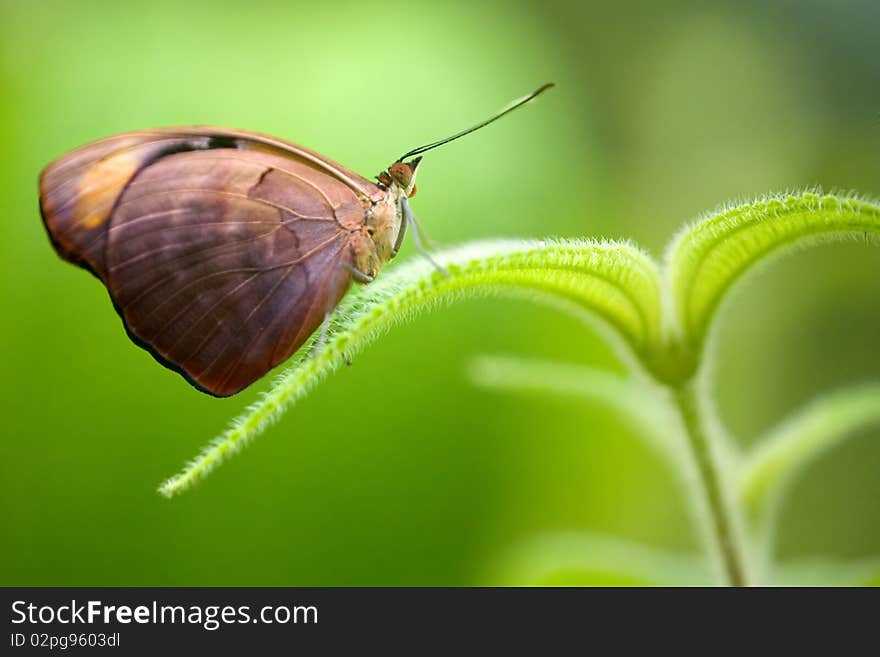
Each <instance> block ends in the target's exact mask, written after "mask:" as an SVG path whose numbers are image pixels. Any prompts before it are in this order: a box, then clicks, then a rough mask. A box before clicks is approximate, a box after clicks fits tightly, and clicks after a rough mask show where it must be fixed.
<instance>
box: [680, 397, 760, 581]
mask: <svg viewBox="0 0 880 657" xmlns="http://www.w3.org/2000/svg"><path fill="white" fill-rule="evenodd" d="M672 392H673V395H674V399H675V404H676V406H677V408H678V411H679V413H680V414H681V420H682V424H683V428H684V432H685V436H686V438H687V445H688V448H689V450H690V453H691V456H692V457H693V460H694V463H695V465H696V467H697V474H698V477H699V488H700V492H701V493H702V495H703V500H702V501H703V502H704V503H705V511H706V512H707V513H708V516H709V518H708V520H709V522H710V525H711V532H710V537H709V539H710V546H714V548H715V549H716V551H717V555H716V556H717V560H718V561H719V562H720V565H721V566H722V568H723V571H724V575H725V578H726V582H727V584H729V585H730V586H747V585H748V584H749V578H748V572H747V566H746V558H745V557H746V550H745V545H744V544H743V541H742V538H741V537H742V533H741V532H740V531H739V529H738V525H739V523H737V520H736V515H735V513H736V511H735V508H734V507H733V505H732V504H731V501H730V495H729V490H728V487H727V486H726V482H725V481H724V467H723V463H722V457H721V454H720V453H719V452H720V449H719V448H720V445H719V444H718V441H717V440H715V438H716V437H715V436H713V435H712V432H711V424H710V422H709V421H708V417H707V413H706V406H705V404H704V403H703V399H702V397H701V393H700V386H699V383H698V382H697V381H695V380H691V381H689V382H687V383H684V384H682V385H680V386H677V387H674V388H672Z"/></svg>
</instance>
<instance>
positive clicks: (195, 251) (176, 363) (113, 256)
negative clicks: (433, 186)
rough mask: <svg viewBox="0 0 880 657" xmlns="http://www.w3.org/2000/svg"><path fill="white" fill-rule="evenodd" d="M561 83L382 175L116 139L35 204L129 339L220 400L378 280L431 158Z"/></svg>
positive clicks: (309, 158) (135, 136) (249, 141)
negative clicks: (98, 285)
mask: <svg viewBox="0 0 880 657" xmlns="http://www.w3.org/2000/svg"><path fill="white" fill-rule="evenodd" d="M551 86H553V85H552V84H547V85H544V86H542V87H541V88H539V89H538V90H537V91H535V92H533V93H531V94H529V95H527V96H524V97H523V98H520V99H518V100H516V101H514V102H513V103H511V104H510V105H509V106H507V107H506V108H504V109H503V110H501V111H499V112H498V113H496V114H495V115H493V116H492V117H491V118H489V119H487V120H485V121H483V122H481V123H479V124H477V125H475V126H473V127H472V128H469V129H467V130H464V131H462V132H459V133H456V134H454V135H452V136H451V137H447V138H445V139H441V140H439V141H436V142H432V143H430V144H427V145H425V146H421V147H419V148H416V149H413V150H411V151H409V152H407V153H406V154H404V155H403V156H401V157H400V158H398V159H397V160H396V161H395V162H394V163H393V164H391V166H390V167H388V169H387V170H386V171H383V172H382V173H381V174H379V176H377V179H376V180H375V181H371V180H368V179H366V178H363V177H361V176H360V175H358V174H356V173H354V172H352V171H350V170H349V169H347V168H345V167H343V166H342V165H340V164H337V163H336V162H333V161H332V160H330V159H328V158H326V157H324V156H323V155H320V154H318V153H315V152H314V151H311V150H308V149H306V148H303V147H302V146H299V145H297V144H294V143H290V142H287V141H283V140H281V139H277V138H274V137H270V136H267V135H263V134H259V133H256V132H249V131H245V130H233V129H229V128H214V127H202V126H199V127H182V128H162V129H154V130H139V131H136V132H129V133H125V134H120V135H116V136H112V137H108V138H106V139H101V140H99V141H95V142H92V143H90V144H87V145H85V146H82V147H80V148H77V149H76V150H74V151H72V152H70V153H68V154H66V155H64V156H62V157H60V158H58V159H57V160H55V161H53V162H52V163H51V164H49V165H48V166H47V167H46V168H45V169H44V170H43V171H42V173H41V174H40V181H39V189H40V212H41V214H42V217H43V222H44V224H45V227H46V230H47V232H48V234H49V238H50V240H51V242H52V244H53V246H54V247H55V250H56V251H57V253H58V254H59V255H60V256H61V257H62V258H63V259H65V260H67V261H69V262H71V263H73V264H75V265H78V266H80V267H82V268H84V269H87V270H89V271H90V272H92V273H93V274H94V275H95V276H96V277H97V278H98V279H99V280H100V281H101V282H102V283H103V284H104V285H105V286H106V288H107V290H108V292H109V294H110V298H111V300H112V302H113V305H114V307H115V309H116V311H117V312H118V313H119V316H120V317H121V318H122V321H123V324H124V326H125V329H126V331H127V332H128V335H129V337H130V338H131V339H132V340H133V341H134V342H135V343H136V344H138V345H139V346H141V347H143V348H144V349H146V350H147V351H149V352H150V353H151V354H152V355H153V356H154V357H155V358H156V360H157V361H159V362H160V363H161V364H162V365H165V366H166V367H169V368H171V369H173V370H175V371H177V372H179V373H180V374H181V375H183V376H184V377H185V378H186V380H187V381H189V382H190V383H191V384H192V385H193V386H195V387H196V388H198V389H199V390H201V391H203V392H207V393H209V394H211V395H215V396H218V397H225V396H229V395H233V394H235V393H237V392H239V391H240V390H242V389H244V388H246V387H247V386H249V385H250V384H251V383H253V382H254V381H256V380H258V379H259V378H261V377H262V376H263V375H264V374H265V373H266V372H268V371H269V370H270V369H272V368H273V367H275V366H276V365H278V364H279V363H282V362H283V361H285V360H287V358H289V357H290V355H291V354H293V353H294V352H295V351H296V350H297V349H298V348H299V347H300V346H302V345H303V343H304V342H305V341H306V340H307V339H308V338H309V336H310V335H312V333H314V332H315V331H316V329H317V328H318V327H319V326H320V325H321V324H322V322H324V321H325V319H326V318H327V316H328V315H329V313H330V312H331V311H332V310H333V309H334V308H335V307H336V305H337V304H338V303H339V301H340V299H341V298H342V297H343V296H344V295H345V293H346V291H347V290H348V288H349V287H350V286H351V283H352V281H356V282H358V283H369V282H371V281H372V280H374V279H375V278H376V276H377V275H378V273H379V270H380V269H381V267H382V266H383V265H384V264H385V263H386V262H388V261H389V260H391V259H392V258H393V257H394V256H395V255H396V254H397V252H398V250H399V248H400V246H401V244H402V242H403V239H404V235H405V234H406V230H407V226H408V225H410V224H413V228H414V229H416V228H418V226H417V225H416V224H415V221H416V220H415V217H414V215H413V213H412V210H411V209H410V205H409V199H410V198H412V196H414V195H415V193H416V184H415V183H416V174H417V172H418V167H419V163H420V162H421V159H422V158H421V153H424V152H425V151H428V150H431V149H433V148H437V147H438V146H441V145H443V144H445V143H448V142H450V141H452V140H454V139H458V138H459V137H462V136H464V135H466V134H469V133H470V132H473V131H474V130H477V129H479V128H481V127H483V126H485V125H488V124H489V123H491V122H493V121H495V120H497V119H498V118H500V117H501V116H503V115H504V114H506V113H508V112H510V111H513V110H514V109H516V108H517V107H520V106H521V105H523V104H525V103H527V102H528V101H530V100H532V99H533V98H535V97H536V96H537V95H539V94H540V93H542V92H543V91H545V90H546V89H548V88H550V87H551ZM410 158H412V159H410ZM412 232H413V235H414V237H415V238H416V246H417V247H418V248H419V250H420V251H422V252H423V253H424V254H425V255H426V257H428V258H430V255H428V254H427V252H426V251H425V250H424V248H423V247H422V246H421V243H420V241H419V240H418V231H417V230H413V231H412ZM438 267H439V265H438Z"/></svg>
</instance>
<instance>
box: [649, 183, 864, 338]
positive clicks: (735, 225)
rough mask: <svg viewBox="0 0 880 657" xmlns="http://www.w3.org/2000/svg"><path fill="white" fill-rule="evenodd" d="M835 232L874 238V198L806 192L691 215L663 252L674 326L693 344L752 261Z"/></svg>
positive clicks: (838, 236) (834, 237)
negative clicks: (702, 216) (688, 223)
mask: <svg viewBox="0 0 880 657" xmlns="http://www.w3.org/2000/svg"><path fill="white" fill-rule="evenodd" d="M841 239H858V240H864V241H865V242H869V243H872V244H875V245H876V244H880V204H878V203H877V202H873V201H867V200H862V199H858V198H854V197H845V196H834V195H824V196H823V195H819V194H817V193H812V192H805V193H801V194H791V195H785V196H775V197H770V198H766V199H763V200H759V201H756V202H754V203H748V204H745V205H740V206H738V207H733V208H729V209H726V210H723V211H721V212H719V213H717V214H715V215H714V216H711V217H708V218H706V219H703V220H702V221H698V222H696V223H695V224H693V225H691V226H689V227H687V228H685V229H684V231H682V232H681V233H680V234H679V236H678V237H677V238H676V239H675V240H674V241H673V243H672V245H671V247H670V249H669V252H668V256H667V267H666V272H665V274H666V280H667V283H668V286H669V290H670V292H671V293H672V304H673V308H672V310H673V315H674V316H673V318H672V319H673V326H672V328H673V330H674V331H676V332H677V333H678V334H679V336H678V337H679V338H681V339H682V340H683V342H684V343H685V344H687V345H689V346H690V347H691V348H692V349H693V350H695V351H697V350H699V349H700V347H701V346H702V344H703V343H704V341H705V338H706V335H707V333H708V331H709V328H710V325H711V323H712V319H713V317H714V316H715V312H716V310H717V309H718V306H719V303H720V302H721V300H722V298H723V297H724V294H725V292H726V291H727V290H728V289H729V288H730V286H731V285H733V284H734V283H735V282H736V281H737V280H738V279H739V278H740V277H741V276H742V275H743V274H745V273H746V272H747V271H748V270H749V269H751V268H752V266H753V265H754V264H756V263H757V262H759V261H760V260H763V259H764V258H766V257H767V256H770V255H773V254H776V253H779V252H780V251H782V250H784V249H786V248H789V247H795V246H807V245H811V244H816V243H822V242H827V241H831V240H841Z"/></svg>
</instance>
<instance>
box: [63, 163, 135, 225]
mask: <svg viewBox="0 0 880 657" xmlns="http://www.w3.org/2000/svg"><path fill="white" fill-rule="evenodd" d="M138 166H139V162H138V159H137V157H135V155H134V153H132V152H129V151H122V152H121V153H116V154H115V155H111V156H110V157H107V158H105V159H103V160H101V161H100V162H98V163H96V164H95V165H94V166H92V167H90V168H89V169H88V170H87V171H86V172H85V173H84V174H83V175H82V177H81V178H80V180H79V182H78V183H77V185H76V192H77V199H76V210H75V212H74V216H75V219H74V225H78V224H79V225H82V226H84V227H85V228H97V227H98V226H100V225H101V224H103V223H104V222H105V221H107V219H108V218H109V217H110V210H112V209H113V204H114V203H115V202H116V199H117V198H118V197H119V194H120V193H121V192H122V188H123V187H125V184H126V183H127V182H128V181H129V180H131V177H132V176H133V175H134V174H135V172H136V171H137V169H138Z"/></svg>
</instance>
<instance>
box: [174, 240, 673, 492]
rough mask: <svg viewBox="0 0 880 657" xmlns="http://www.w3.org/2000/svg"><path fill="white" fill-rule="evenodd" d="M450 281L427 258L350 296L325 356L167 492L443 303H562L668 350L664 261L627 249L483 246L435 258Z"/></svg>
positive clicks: (240, 422) (289, 378) (249, 414)
mask: <svg viewBox="0 0 880 657" xmlns="http://www.w3.org/2000/svg"><path fill="white" fill-rule="evenodd" d="M435 258H436V260H437V261H438V262H439V263H441V264H442V265H443V266H444V268H445V269H446V270H447V272H448V274H446V275H443V274H441V273H440V272H438V271H437V270H435V269H434V268H433V267H432V265H431V264H430V263H428V262H426V261H425V260H424V259H418V260H414V261H410V262H408V263H406V264H404V265H402V266H400V267H397V268H395V269H394V270H392V271H389V272H388V273H386V274H385V275H383V276H381V277H380V278H379V279H378V280H377V281H376V282H374V283H371V284H370V285H367V286H365V287H363V288H362V289H360V290H358V291H357V292H356V293H354V294H351V295H349V296H348V297H346V299H345V300H343V302H342V303H341V304H340V306H339V309H338V311H337V312H336V313H334V319H333V321H332V323H331V327H330V330H329V331H328V337H327V339H326V341H325V343H324V344H323V346H322V347H321V348H320V350H319V351H318V353H317V354H315V355H314V356H311V355H310V353H311V345H312V344H313V342H312V343H309V344H307V345H306V346H305V347H304V348H303V349H302V350H300V356H299V357H298V358H297V359H296V361H295V362H294V364H293V365H292V366H290V367H289V368H288V369H287V370H286V371H285V372H284V373H283V374H282V375H281V376H280V377H279V378H278V380H277V381H276V383H275V384H274V385H273V387H272V388H271V389H270V390H269V391H268V392H267V393H265V394H264V395H263V396H262V398H261V399H260V400H259V401H257V402H256V403H254V404H253V405H251V406H250V407H249V408H248V409H247V410H246V411H245V413H244V414H242V415H241V416H240V417H238V418H237V419H236V420H234V421H233V423H232V426H231V427H230V428H229V429H228V430H227V431H225V432H224V433H223V434H221V435H220V436H218V437H217V438H216V439H214V440H213V441H212V442H211V443H209V444H208V445H207V446H206V447H205V448H204V449H203V451H202V452H201V453H200V454H199V455H198V456H197V457H196V458H195V459H194V460H193V461H191V462H190V463H189V464H187V466H186V467H185V468H184V470H183V471H182V472H181V473H180V474H178V475H175V476H174V477H172V478H171V479H169V480H167V481H166V482H165V483H163V484H162V485H161V486H160V488H159V492H161V493H162V494H163V495H165V496H168V497H170V496H172V495H174V494H176V493H179V492H180V491H182V490H184V489H186V488H188V487H189V486H190V485H192V484H193V483H194V482H196V481H197V480H199V479H201V478H202V477H204V476H205V475H206V474H207V473H208V472H210V471H211V470H212V469H213V468H215V467H216V466H217V465H219V464H220V463H222V462H223V461H224V460H225V459H226V458H228V457H229V456H230V455H231V454H233V453H235V452H237V451H239V450H240V449H241V448H242V447H243V446H244V445H245V444H246V443H247V442H248V441H249V440H250V439H251V438H253V437H254V436H256V435H258V434H259V433H261V432H262V431H263V430H265V428H266V427H267V426H269V424H270V423H271V422H272V421H274V420H275V419H277V418H278V417H279V416H280V415H281V413H282V412H283V411H284V410H285V409H286V408H287V407H288V406H289V405H290V404H292V403H293V402H295V401H296V400H297V399H300V398H301V397H303V396H304V395H305V394H307V393H308V391H309V390H310V389H311V388H312V387H313V386H314V385H315V384H316V383H318V382H319V381H320V380H321V379H322V378H323V377H325V376H326V375H327V374H329V373H330V372H332V371H334V370H336V369H337V368H339V367H340V366H341V365H342V364H343V363H345V362H346V361H347V360H348V359H349V358H351V356H352V355H354V354H355V353H357V352H358V351H359V350H361V349H362V348H364V347H365V346H366V345H367V344H369V343H370V342H372V341H373V340H374V339H375V338H376V337H377V336H379V335H380V334H382V333H383V332H384V331H386V330H388V329H389V328H390V327H391V326H393V325H395V324H398V323H400V322H402V321H404V320H406V319H409V318H412V317H413V316H414V315H415V314H417V313H418V312H421V311H423V310H427V309H431V308H433V307H436V306H438V305H439V304H442V303H448V302H450V301H453V300H457V299H462V298H465V297H473V296H477V295H481V294H482V295H485V294H490V293H497V292H507V293H517V294H523V293H525V294H528V295H530V296H532V297H535V298H536V299H539V300H545V301H550V302H554V303H557V304H559V303H561V304H562V305H564V306H565V307H567V308H569V309H574V310H575V311H578V312H580V313H581V314H582V315H583V316H584V317H585V318H595V317H598V318H600V319H602V320H604V322H603V323H604V325H606V326H608V327H611V329H612V330H611V331H609V333H611V334H615V335H617V336H618V338H619V341H620V342H622V343H623V344H625V345H626V346H628V347H629V350H631V351H632V352H633V353H634V354H636V355H637V356H642V357H644V356H643V355H644V354H648V353H651V352H653V351H655V350H656V349H657V347H658V345H659V344H660V330H661V326H660V293H659V289H660V285H659V274H658V272H657V269H656V266H655V264H654V262H653V261H652V260H651V259H650V258H649V257H648V256H647V255H645V254H644V253H642V252H641V251H640V250H638V249H636V248H635V247H633V246H631V245H629V244H625V243H614V242H596V241H587V240H560V241H553V242H538V241H492V242H478V243H472V244H469V245H464V246H461V247H459V248H455V249H450V250H448V251H445V252H440V253H437V254H436V255H435Z"/></svg>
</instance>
